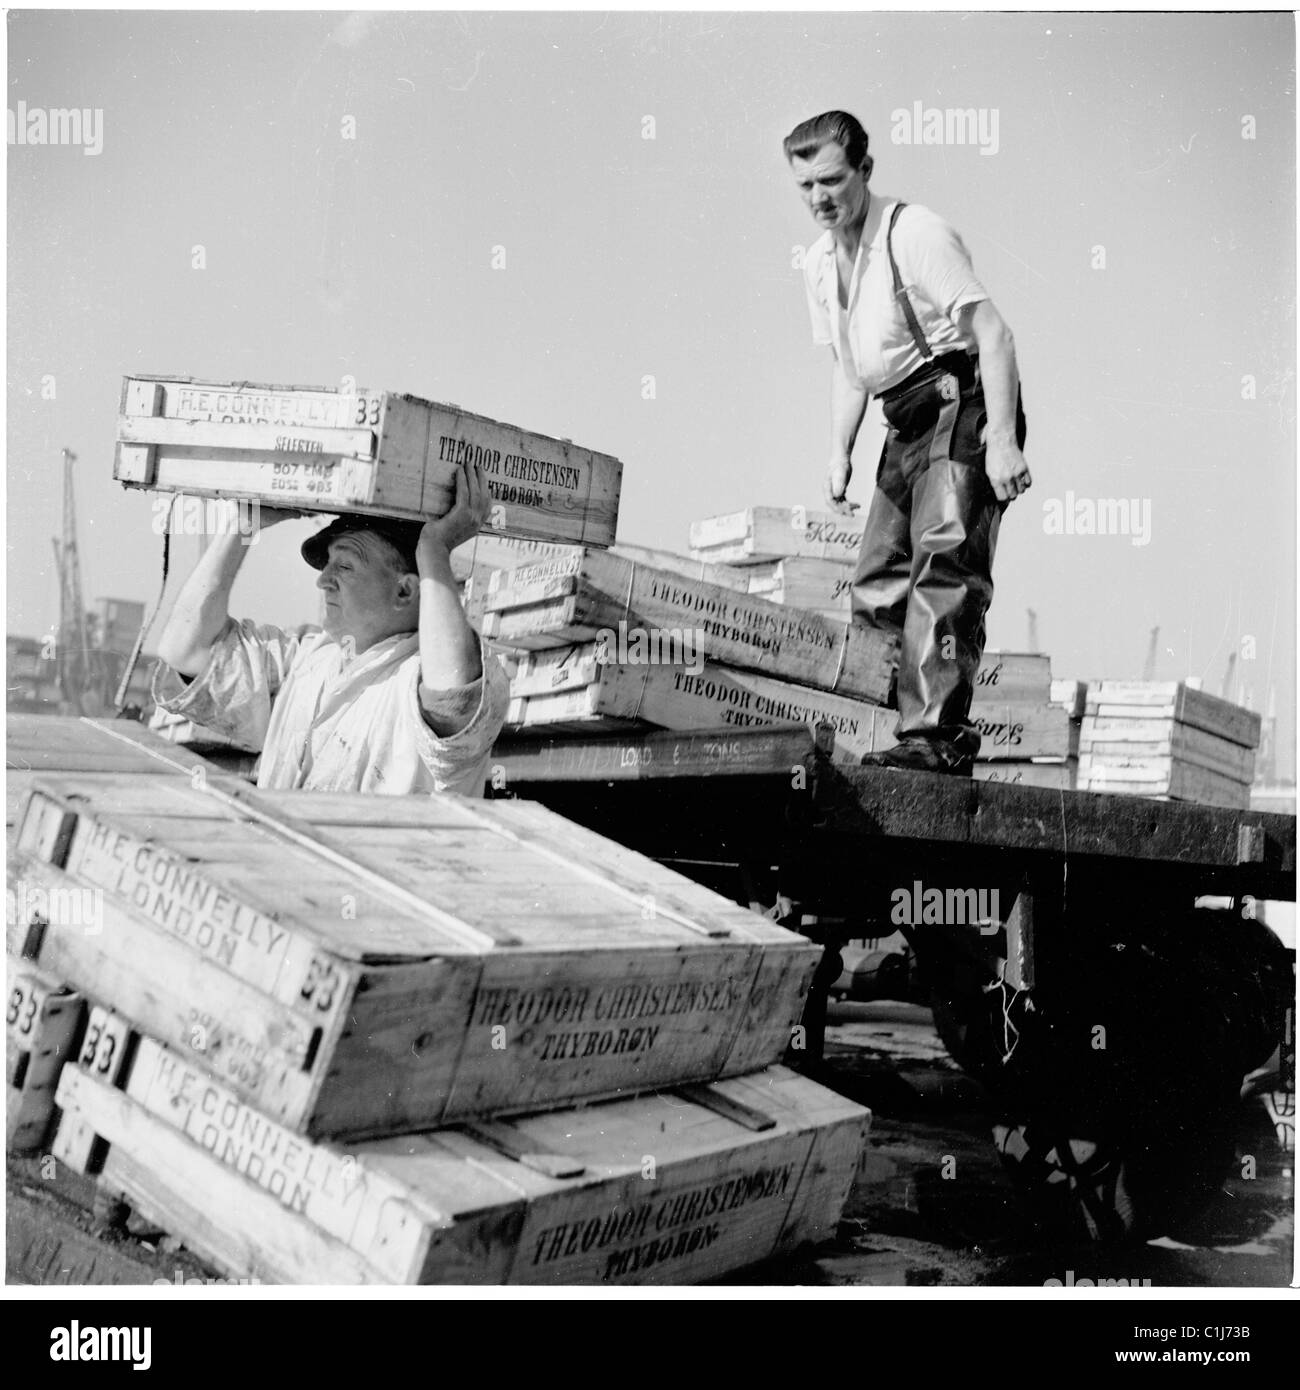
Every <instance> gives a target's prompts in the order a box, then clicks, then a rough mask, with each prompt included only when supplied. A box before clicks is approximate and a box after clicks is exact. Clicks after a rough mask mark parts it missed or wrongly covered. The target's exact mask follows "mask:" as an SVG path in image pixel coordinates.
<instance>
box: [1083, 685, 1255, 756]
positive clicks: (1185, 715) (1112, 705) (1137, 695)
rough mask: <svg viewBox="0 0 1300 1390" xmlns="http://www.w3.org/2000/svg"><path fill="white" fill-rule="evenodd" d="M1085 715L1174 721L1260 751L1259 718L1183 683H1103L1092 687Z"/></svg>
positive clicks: (1103, 717)
mask: <svg viewBox="0 0 1300 1390" xmlns="http://www.w3.org/2000/svg"><path fill="white" fill-rule="evenodd" d="M1085 713H1086V714H1089V715H1093V716H1095V717H1096V718H1099V719H1147V720H1155V721H1169V720H1173V721H1175V722H1177V723H1179V724H1187V725H1190V726H1191V727H1192V728H1194V729H1202V730H1204V731H1205V732H1206V733H1210V734H1214V735H1216V736H1217V737H1219V738H1222V739H1227V740H1228V742H1229V743H1236V744H1240V745H1241V746H1242V747H1243V748H1258V747H1259V735H1260V728H1261V720H1260V717H1259V715H1257V714H1254V713H1252V712H1251V711H1250V710H1248V709H1242V707H1241V706H1240V705H1234V704H1231V703H1230V702H1229V701H1227V700H1221V699H1219V697H1218V696H1217V695H1207V694H1206V692H1205V691H1204V690H1196V689H1194V688H1193V687H1191V686H1189V685H1186V684H1184V683H1183V682H1182V681H1099V682H1097V683H1096V684H1095V685H1090V686H1089V687H1088V696H1087V704H1086V706H1085Z"/></svg>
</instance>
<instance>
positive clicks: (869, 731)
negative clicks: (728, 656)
mask: <svg viewBox="0 0 1300 1390" xmlns="http://www.w3.org/2000/svg"><path fill="white" fill-rule="evenodd" d="M569 650H570V651H573V650H574V649H569ZM578 650H582V649H578ZM586 650H587V656H586V658H585V659H582V658H580V659H578V660H576V661H571V662H569V663H567V664H566V663H564V662H563V661H560V660H556V657H555V655H554V654H552V653H549V652H545V653H543V652H530V653H528V655H527V657H526V658H525V659H524V660H523V661H521V663H520V667H519V673H518V674H517V675H516V677H515V679H514V681H512V682H511V701H510V705H509V708H508V710H507V712H506V725H507V727H508V728H512V729H517V730H520V731H533V732H538V733H554V732H557V731H560V730H569V731H572V732H575V733H591V732H592V731H593V730H595V729H606V730H618V729H627V730H630V729H634V728H637V727H644V726H650V727H658V728H662V729H672V730H679V731H687V730H708V729H711V730H722V729H744V728H763V727H769V726H772V725H778V724H789V723H799V724H803V725H805V726H806V727H808V728H811V729H814V730H815V729H816V727H817V725H818V724H822V723H826V724H830V725H831V726H832V727H833V728H834V730H835V743H834V751H833V757H835V758H836V759H837V760H838V761H848V762H852V761H857V760H859V759H860V758H861V756H862V754H863V753H864V752H868V751H870V750H871V749H872V748H888V747H892V746H893V744H894V743H895V742H896V741H897V740H896V739H895V738H894V730H895V728H896V726H897V723H898V715H897V713H896V712H895V711H893V710H887V709H884V708H882V707H881V706H879V705H872V704H868V703H866V702H865V701H862V700H850V699H847V698H845V697H844V696H842V695H831V694H829V693H828V692H826V691H822V690H812V689H809V688H808V687H806V686H798V685H791V684H789V683H788V682H786V681H777V680H772V679H770V678H769V677H767V676H759V675H755V674H754V673H753V672H752V671H737V670H733V669H731V668H729V667H725V666H715V665H713V664H712V663H711V662H705V663H704V666H703V670H701V671H699V672H698V673H695V672H692V671H690V670H688V669H686V668H684V667H681V666H617V665H610V664H604V665H602V664H600V663H598V662H597V661H596V660H595V658H594V656H592V655H591V649H590V648H588V649H586ZM584 677H586V678H588V679H586V680H585V683H583V682H584ZM569 682H572V683H569ZM548 683H553V684H551V686H550V689H549V690H548V688H547V687H548ZM532 691H537V692H538V693H536V694H532V693H529V692H532Z"/></svg>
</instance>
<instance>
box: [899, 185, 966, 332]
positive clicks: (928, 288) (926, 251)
mask: <svg viewBox="0 0 1300 1390" xmlns="http://www.w3.org/2000/svg"><path fill="white" fill-rule="evenodd" d="M898 222H899V225H898V232H899V234H898V235H897V236H896V237H895V240H894V255H895V257H896V258H897V260H898V264H899V270H900V272H901V274H902V276H903V280H904V283H906V284H909V285H914V286H915V287H916V288H917V289H918V290H920V292H921V293H922V294H923V295H924V296H925V297H926V298H927V299H928V300H929V301H930V303H931V304H933V305H934V307H935V308H936V309H938V311H939V312H940V313H941V314H943V315H944V316H945V317H946V318H949V319H951V320H952V321H953V322H954V323H955V322H956V321H957V315H958V313H959V312H960V311H961V310H962V309H964V308H965V307H966V305H968V304H978V303H979V302H980V301H981V300H984V299H987V298H988V297H989V296H988V291H987V290H985V288H984V286H983V285H981V284H980V282H979V279H978V278H977V277H976V274H975V268H974V266H972V265H971V259H970V252H969V251H967V249H966V246H965V243H964V242H963V241H962V239H961V237H960V236H959V235H958V233H957V230H956V228H955V227H953V226H951V225H950V224H949V223H947V222H945V221H944V220H943V218H942V217H940V216H939V215H938V213H934V212H931V211H930V209H929V208H925V207H918V206H917V205H916V204H912V205H911V206H910V207H908V208H906V209H905V210H904V212H903V214H902V216H900V218H899V220H898Z"/></svg>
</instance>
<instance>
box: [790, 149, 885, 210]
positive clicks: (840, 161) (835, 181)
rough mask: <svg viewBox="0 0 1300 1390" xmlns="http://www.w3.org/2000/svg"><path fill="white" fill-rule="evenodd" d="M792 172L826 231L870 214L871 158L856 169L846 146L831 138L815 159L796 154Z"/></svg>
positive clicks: (804, 197) (804, 196) (804, 198)
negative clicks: (869, 184)
mask: <svg viewBox="0 0 1300 1390" xmlns="http://www.w3.org/2000/svg"><path fill="white" fill-rule="evenodd" d="M790 171H791V172H792V173H793V174H794V179H795V183H796V184H797V185H798V187H799V193H800V196H801V197H802V198H803V200H804V202H805V203H806V204H807V207H808V211H809V212H811V213H812V215H813V221H814V222H816V223H817V225H818V226H819V227H820V228H822V230H823V231H826V230H832V231H833V230H835V229H836V228H839V227H846V226H849V225H851V224H852V223H853V222H854V221H856V220H858V219H860V218H861V217H863V216H864V215H865V214H866V209H867V179H868V178H869V177H870V174H871V164H870V161H868V162H867V164H866V165H865V167H864V168H862V169H854V168H853V167H852V166H851V165H850V164H849V161H848V160H847V159H846V158H845V156H844V151H843V149H842V148H841V147H840V146H839V145H837V144H835V142H834V141H831V142H830V143H829V144H826V145H823V146H822V147H821V149H819V150H818V151H817V152H816V154H814V155H813V156H812V158H811V159H801V158H800V157H799V156H798V155H795V157H794V158H793V159H792V160H791V161H790Z"/></svg>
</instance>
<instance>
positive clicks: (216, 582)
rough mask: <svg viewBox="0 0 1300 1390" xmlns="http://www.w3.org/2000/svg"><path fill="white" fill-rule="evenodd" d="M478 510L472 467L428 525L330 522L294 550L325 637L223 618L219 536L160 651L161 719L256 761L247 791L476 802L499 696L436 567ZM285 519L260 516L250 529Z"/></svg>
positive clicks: (237, 559)
mask: <svg viewBox="0 0 1300 1390" xmlns="http://www.w3.org/2000/svg"><path fill="white" fill-rule="evenodd" d="M230 505H231V506H232V507H233V506H234V503H231V504H230ZM488 506H489V497H488V490H487V484H486V482H485V481H484V479H483V475H482V471H481V470H480V468H479V467H478V465H477V464H475V465H472V466H470V465H462V466H461V469H460V473H459V474H458V476H457V479H456V500H455V503H454V505H453V506H452V509H451V511H450V512H448V514H447V515H446V516H444V517H442V518H440V519H439V520H436V521H427V522H424V523H421V522H418V521H398V520H391V519H388V518H385V517H373V516H341V517H338V518H337V519H336V520H334V521H333V522H332V523H331V524H330V525H329V526H327V527H325V529H324V530H322V531H318V532H316V533H315V534H314V535H312V536H309V537H308V538H307V540H306V541H304V542H303V546H302V555H303V559H305V560H306V561H307V563H308V564H309V565H311V566H312V567H313V568H314V569H318V570H320V572H321V574H320V579H319V580H318V581H317V587H318V588H319V589H320V590H321V591H322V593H323V595H324V608H325V617H324V625H323V627H303V628H299V629H295V630H294V631H292V632H286V631H283V630H282V629H280V628H276V627H262V626H257V625H255V624H254V623H252V622H250V621H248V620H246V619H234V618H231V617H230V615H229V612H228V611H227V605H228V602H229V598H230V590H231V588H232V586H233V585H234V582H235V577H236V575H237V574H238V573H239V567H240V565H241V564H242V563H243V559H244V555H245V553H246V549H247V547H246V546H245V545H244V544H243V542H242V538H241V537H240V536H239V535H238V534H237V532H238V527H237V526H231V527H230V528H229V530H228V531H227V532H226V533H225V534H218V535H217V536H215V537H214V538H213V540H212V542H211V543H210V544H209V546H208V548H207V550H206V552H205V553H204V555H203V557H202V558H201V559H200V560H199V563H198V564H197V566H195V569H194V572H193V574H191V575H190V577H189V579H188V580H187V581H186V583H185V587H184V588H183V590H182V591H181V594H180V596H179V598H178V599H177V601H176V606H175V608H174V609H173V611H172V614H171V617H170V619H169V620H168V623H167V626H166V629H165V630H164V632H163V634H162V638H161V640H160V641H159V644H158V652H159V656H160V657H161V662H160V663H159V666H158V670H157V672H156V673H155V676H154V698H155V700H156V701H157V703H158V706H159V708H160V709H163V710H165V711H167V712H168V713H171V714H177V715H182V716H184V717H185V718H187V719H191V720H193V721H194V722H195V723H196V724H201V725H203V726H205V727H206V728H209V729H214V730H216V731H217V732H219V733H222V734H225V735H227V736H228V737H230V738H231V739H233V740H234V741H235V742H236V743H238V744H240V745H241V746H243V747H246V748H253V749H260V750H261V754H262V758H261V764H260V767H259V771H258V778H257V785H258V786H259V787H266V788H274V789H294V788H302V789H307V790H312V791H354V792H380V793H386V794H388V795H392V796H401V795H404V794H407V793H413V792H460V793H462V794H464V795H468V796H481V795H482V794H483V786H484V783H485V781H486V779H487V771H488V759H489V756H490V754H491V750H492V745H493V743H495V742H496V738H497V735H498V734H499V733H500V731H501V726H502V724H503V722H504V720H505V711H506V704H507V702H508V699H509V688H508V684H507V681H506V676H505V672H504V671H503V670H502V668H501V664H500V662H499V661H498V660H497V659H496V658H495V657H494V656H492V655H490V654H489V653H487V652H486V651H485V650H484V648H483V644H482V641H481V639H480V638H479V635H478V634H477V633H476V632H475V631H474V629H473V628H472V627H470V625H469V623H468V622H466V620H465V613H464V609H463V607H462V605H461V600H460V594H459V592H458V591H457V588H456V583H455V581H454V579H453V578H452V573H451V561H450V558H449V556H450V552H451V551H452V550H453V549H454V548H455V547H456V546H458V545H460V544H461V542H462V541H465V540H468V539H469V538H470V537H471V536H473V535H475V534H476V533H477V532H478V530H479V529H480V527H481V526H482V524H483V521H484V519H485V518H486V516H487V511H488ZM296 515H297V513H294V512H283V511H278V510H274V509H271V508H267V507H263V508H261V524H262V525H263V526H267V525H274V524H276V523H277V522H280V521H283V520H285V519H286V518H289V517H293V516H296ZM164 663H165V664H164Z"/></svg>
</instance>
